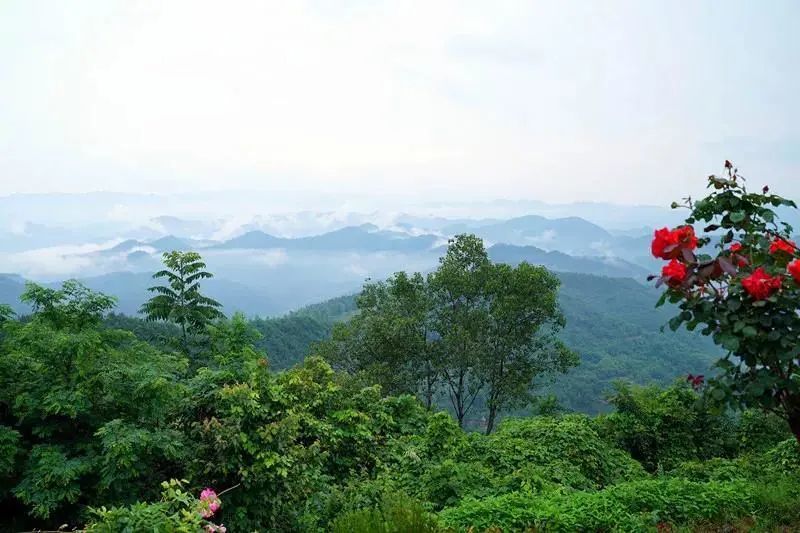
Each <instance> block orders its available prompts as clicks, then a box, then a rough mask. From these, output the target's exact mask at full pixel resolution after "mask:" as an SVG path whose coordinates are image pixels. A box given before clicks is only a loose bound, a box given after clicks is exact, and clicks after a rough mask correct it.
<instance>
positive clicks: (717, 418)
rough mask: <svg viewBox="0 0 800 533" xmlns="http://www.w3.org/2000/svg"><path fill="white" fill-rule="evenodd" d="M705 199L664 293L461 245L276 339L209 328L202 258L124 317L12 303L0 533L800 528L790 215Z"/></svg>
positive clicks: (0, 373)
mask: <svg viewBox="0 0 800 533" xmlns="http://www.w3.org/2000/svg"><path fill="white" fill-rule="evenodd" d="M709 185H710V187H711V192H710V194H709V196H708V197H707V198H705V199H703V200H701V201H696V202H693V203H691V204H690V205H688V206H687V207H689V209H690V215H689V217H688V218H687V220H686V224H685V225H682V226H679V227H676V228H673V229H670V228H663V229H661V230H657V231H656V232H655V235H654V238H653V242H652V254H653V256H655V257H657V258H659V259H662V260H663V261H665V263H664V265H663V268H662V270H661V273H660V275H658V276H654V277H653V279H652V280H651V281H654V282H655V284H656V285H657V286H658V287H657V288H656V289H654V288H652V287H645V286H643V285H641V284H639V283H638V282H636V281H634V280H625V279H616V280H612V279H610V278H603V277H599V276H592V275H582V274H558V275H556V274H554V273H552V272H550V271H549V270H547V269H546V268H544V267H542V266H537V265H531V264H528V263H526V262H521V263H519V264H516V265H514V266H511V265H508V264H503V263H495V262H493V261H492V260H491V259H490V257H489V254H488V253H487V250H486V248H485V247H484V243H483V241H482V240H481V239H480V238H478V237H476V236H474V235H470V234H461V235H458V236H456V237H454V238H453V239H451V240H450V242H449V245H448V246H447V248H446V250H445V251H444V253H443V255H442V257H441V259H440V262H439V266H438V267H437V268H436V269H435V270H434V271H432V272H429V273H427V274H422V273H415V272H398V273H396V274H395V275H394V276H391V277H389V278H387V279H384V280H379V281H368V282H367V283H366V284H365V285H364V287H363V289H362V291H361V292H360V293H359V294H357V295H352V296H343V297H341V298H338V299H334V300H330V301H327V302H325V303H323V304H319V305H316V306H311V307H307V308H303V309H301V310H299V311H296V312H294V313H290V314H288V315H286V316H283V317H279V318H271V319H248V318H247V317H245V316H244V315H242V314H233V315H232V316H230V317H227V316H225V314H224V309H222V307H221V305H220V304H219V302H217V301H216V300H214V299H213V298H211V297H209V296H207V295H206V294H205V293H204V292H203V288H202V285H203V282H204V280H207V279H209V278H211V277H212V276H213V273H212V272H209V271H208V270H207V267H206V264H205V263H204V261H203V259H202V257H201V256H200V255H199V254H198V253H196V252H191V251H188V252H186V251H184V252H181V251H174V252H167V253H165V254H164V256H163V263H164V265H163V270H160V271H158V272H156V273H155V274H154V275H153V286H152V287H151V288H150V291H149V293H150V294H149V296H150V299H149V300H147V301H146V303H145V304H144V305H142V307H141V310H140V316H138V317H131V316H125V315H121V314H117V313H114V306H115V299H114V297H113V296H112V295H106V294H102V293H100V292H96V291H92V290H90V289H88V288H87V287H85V286H84V285H82V284H81V283H79V282H77V281H74V280H71V281H66V282H64V283H63V284H62V285H61V286H60V287H58V288H54V287H47V286H42V285H37V284H35V283H28V284H27V285H26V289H25V292H24V293H23V294H22V297H21V299H22V302H23V303H25V304H26V305H27V306H29V308H30V309H31V312H30V313H26V314H21V315H16V314H15V313H14V312H13V311H12V310H11V307H9V306H7V305H3V306H2V307H0V528H2V529H3V530H7V531H39V530H62V531H63V530H70V531H72V530H80V531H97V532H118V531H126V532H128V531H130V532H137V531H165V532H199V531H205V532H214V531H216V532H225V531H231V532H234V531H235V532H239V531H247V532H250V531H309V532H322V531H334V532H387V533H388V532H398V533H399V532H446V531H453V532H456V531H472V532H478V531H492V532H496V531H752V530H757V531H787V530H798V528H800V505H798V504H799V503H800V449H799V448H798V438H800V378H798V376H800V374H798V371H797V366H796V365H797V347H798V345H800V343H799V342H798V331H800V316H798V314H797V312H796V309H797V303H796V302H797V298H798V296H800V259H798V257H800V253H798V249H797V247H796V245H795V244H794V242H793V241H791V240H790V237H791V231H792V228H790V227H788V225H779V222H778V221H777V219H776V217H775V214H774V213H773V211H772V207H776V206H786V207H793V206H794V204H793V202H791V201H789V200H785V199H783V198H781V197H779V196H776V195H774V194H770V193H769V192H768V191H767V190H764V191H763V192H762V193H752V192H748V191H747V190H746V189H745V188H744V186H743V185H742V184H741V181H739V180H737V175H736V173H735V171H734V170H733V169H732V168H730V167H728V173H727V176H723V177H714V176H712V177H711V178H710V181H709ZM695 226H697V227H698V228H701V230H702V231H699V232H698V233H695V229H694V227H695ZM707 250H713V252H712V253H713V255H712V253H707V252H706V251H707ZM659 296H660V300H659ZM657 304H658V305H659V307H655V306H656V305H657ZM663 325H666V326H667V327H666V328H665V329H666V330H667V331H665V332H664V333H657V331H658V327H660V326H663ZM669 330H673V331H669ZM698 336H700V337H702V338H703V341H702V342H700V341H698V340H697V337H698Z"/></svg>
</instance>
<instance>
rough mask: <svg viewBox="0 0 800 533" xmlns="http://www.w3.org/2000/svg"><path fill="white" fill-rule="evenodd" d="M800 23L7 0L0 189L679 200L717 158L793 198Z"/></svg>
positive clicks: (778, 9)
mask: <svg viewBox="0 0 800 533" xmlns="http://www.w3.org/2000/svg"><path fill="white" fill-rule="evenodd" d="M798 20H800V3H798V2H795V1H786V2H780V1H772V0H770V1H764V2H753V1H743V2H739V1H722V0H719V1H714V2H707V1H696V0H693V1H689V0H686V1H681V0H675V1H659V2H656V1H643V0H636V1H630V2H624V1H604V2H595V1H585V2H580V1H553V2H534V1H525V2H504V1H497V2H485V1H482V2H467V1H452V2H451V1H436V0H425V1H419V2H415V1H410V0H409V1H402V2H381V1H370V2H366V1H354V2H340V1H330V2H328V1H311V2H302V1H291V2H286V1H276V2H268V1H252V2H249V1H226V2H219V1H216V2H206V1H200V0H190V1H182V0H171V1H169V2H163V1H152V2H148V1H141V2H131V1H124V2H123V1H114V0H96V1H92V0H79V1H75V2H56V1H43V0H42V1H40V0H0V195H9V194H14V193H48V192H87V191H120V192H137V193H142V192H148V193H151V192H153V193H180V192H187V191H198V190H200V191H219V190H224V191H262V192H267V193H269V192H270V191H274V192H275V193H276V194H278V193H281V194H287V193H290V197H293V198H301V197H302V195H303V194H304V193H307V194H309V195H310V194H314V195H317V196H319V195H332V196H333V195H337V197H346V196H347V195H351V194H352V195H361V196H364V195H366V196H368V197H369V196H370V195H374V196H375V197H376V198H377V197H378V196H382V197H386V196H389V197H397V198H411V199H423V200H446V199H452V200H459V201H469V200H485V199H489V198H525V199H537V200H543V201H548V202H573V201H599V202H609V201H610V202H616V203H637V204H656V205H666V204H669V202H670V201H672V200H673V199H676V198H681V197H683V196H685V195H687V194H690V193H691V194H697V193H699V192H701V191H702V189H703V187H704V185H705V181H704V178H705V176H707V175H708V174H711V173H714V172H719V171H721V169H722V163H723V161H724V160H725V159H726V158H728V159H731V160H733V161H734V163H735V164H737V165H738V166H739V168H740V169H741V170H742V172H743V174H744V175H745V176H748V177H749V178H750V180H751V182H755V183H756V184H758V185H759V187H760V185H761V184H764V183H769V184H770V186H771V188H772V190H773V191H775V192H777V193H779V194H783V195H784V196H790V197H794V198H800V179H799V178H800V172H798V171H800V107H799V106H798V103H797V100H798V95H800V69H798V66H800V36H799V35H800V34H798V32H797V28H796V23H797V21H798ZM291 195H293V196H291ZM298 207H301V206H298Z"/></svg>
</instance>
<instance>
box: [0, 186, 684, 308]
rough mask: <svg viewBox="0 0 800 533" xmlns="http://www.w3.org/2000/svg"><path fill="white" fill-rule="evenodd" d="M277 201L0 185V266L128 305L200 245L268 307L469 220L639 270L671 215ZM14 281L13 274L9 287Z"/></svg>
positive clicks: (353, 280) (587, 260)
mask: <svg viewBox="0 0 800 533" xmlns="http://www.w3.org/2000/svg"><path fill="white" fill-rule="evenodd" d="M260 202H263V203H264V205H263V207H262V206H260ZM275 202H276V198H271V199H268V198H265V197H263V196H259V195H258V194H254V195H252V196H249V195H242V194H236V193H223V194H220V195H216V196H215V195H212V194H209V193H196V194H188V195H136V194H117V193H91V194H45V195H12V196H7V197H2V198H0V265H1V266H0V272H4V273H8V274H14V275H18V276H21V277H22V278H25V279H31V280H36V281H40V282H45V283H51V282H58V281H61V280H63V279H65V278H78V279H82V280H84V281H85V282H86V283H87V284H88V285H89V286H91V287H94V288H98V289H103V290H106V291H108V292H110V293H112V294H115V295H117V296H118V297H119V309H120V310H121V311H123V312H126V313H133V312H135V311H136V309H138V307H139V305H140V304H141V302H142V301H143V299H144V298H145V296H146V293H145V292H143V291H144V289H146V288H147V287H148V286H149V285H150V280H149V276H150V274H151V273H152V272H153V271H155V270H156V269H157V268H158V266H159V262H160V256H161V254H162V253H163V252H165V251H169V250H174V249H179V250H188V249H193V250H197V251H200V252H201V253H202V254H203V256H204V257H205V259H206V260H207V262H208V265H209V268H210V269H211V270H212V271H214V272H215V273H216V278H215V279H214V280H212V281H211V282H209V283H208V290H209V291H210V292H211V294H212V295H214V296H216V297H218V298H219V299H220V300H221V301H223V303H225V304H226V307H228V308H229V309H230V310H234V309H236V310H242V311H244V312H246V313H248V314H251V315H256V314H258V315H271V314H276V313H284V312H287V311H290V310H292V309H295V308H297V307H300V306H303V305H307V304H311V303H315V302H318V301H322V300H325V299H327V298H331V297H335V296H338V295H341V294H346V293H352V292H355V291H357V290H358V289H359V288H360V286H361V284H362V283H363V281H364V280H365V279H366V278H381V277H384V276H387V275H389V274H391V273H393V272H395V271H397V270H419V271H427V270H430V269H431V268H433V267H434V266H435V265H436V263H437V260H438V257H439V256H440V255H441V254H442V251H443V249H444V246H445V245H446V243H447V239H448V238H449V237H452V236H453V235H455V234H458V233H465V232H469V233H475V234H477V235H478V236H480V237H482V238H483V239H484V240H485V242H486V245H487V246H488V247H489V248H490V254H491V256H492V257H493V259H495V260H497V261H503V262H509V263H518V262H520V261H528V262H531V263H536V264H543V265H545V266H547V267H548V268H551V269H553V270H556V271H562V272H579V273H591V274H599V275H604V276H613V277H631V278H634V279H639V280H642V279H644V277H645V276H646V275H647V274H648V273H649V272H650V271H651V270H652V269H653V265H654V264H653V263H652V260H651V259H650V258H649V257H648V253H647V252H648V250H647V242H648V239H649V234H650V233H651V231H652V229H651V228H652V227H653V226H655V225H657V224H663V223H664V221H665V220H666V221H669V220H675V219H676V213H674V212H672V211H670V210H668V209H662V208H658V207H637V206H634V207H628V206H611V205H600V204H598V205H595V204H574V205H549V204H544V203H541V202H536V201H506V200H498V201H486V202H481V203H470V204H466V203H453V204H445V203H441V202H439V203H432V204H427V205H400V204H398V205H394V206H391V208H388V207H387V209H385V210H380V211H362V210H357V209H355V207H358V206H357V205H347V206H345V207H341V206H339V207H337V208H336V209H330V206H327V207H328V209H322V208H320V209H319V210H304V211H291V210H287V209H286V208H285V207H281V206H275ZM322 207H326V206H322ZM467 213H469V214H470V215H471V216H465V215H466V214H467ZM582 215H585V216H582ZM604 224H605V225H604ZM18 282H20V279H19V278H6V279H5V283H7V284H10V287H12V288H13V287H14V286H15V283H16V284H18ZM9 290H11V292H12V293H13V292H15V291H14V290H12V289H9Z"/></svg>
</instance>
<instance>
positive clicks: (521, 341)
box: [479, 263, 579, 435]
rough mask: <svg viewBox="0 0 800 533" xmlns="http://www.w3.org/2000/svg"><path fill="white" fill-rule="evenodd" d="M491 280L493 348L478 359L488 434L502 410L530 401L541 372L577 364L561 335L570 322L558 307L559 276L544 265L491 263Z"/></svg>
mask: <svg viewBox="0 0 800 533" xmlns="http://www.w3.org/2000/svg"><path fill="white" fill-rule="evenodd" d="M489 272H490V273H489V276H488V280H487V285H486V287H485V290H486V300H487V302H488V306H489V309H488V311H489V326H488V327H489V331H488V336H487V341H488V346H487V347H486V350H485V351H484V352H483V353H482V357H481V360H480V362H479V368H480V373H481V374H482V375H483V376H485V378H486V385H487V397H486V404H487V407H488V416H487V422H486V434H487V435H488V434H489V433H491V431H492V429H493V428H494V424H495V420H496V418H497V414H498V413H499V412H500V411H501V410H503V409H506V408H511V407H516V406H523V405H526V404H528V403H529V402H530V400H531V395H530V389H531V385H532V383H533V381H534V379H535V378H536V377H537V376H541V375H547V374H552V373H554V372H566V371H567V370H568V369H569V368H570V367H572V366H575V365H577V364H578V362H579V361H578V357H577V355H576V354H575V353H574V352H572V351H570V350H569V349H567V347H566V346H565V345H564V343H562V342H561V341H560V340H559V339H558V337H557V334H558V332H559V331H560V330H561V328H562V327H563V326H564V325H565V323H566V320H565V319H564V315H563V314H562V313H561V309H560V308H559V305H558V287H559V281H558V278H557V277H556V276H555V275H553V274H552V273H551V272H549V271H548V270H547V269H546V268H544V267H542V266H532V265H529V264H528V263H521V264H520V265H519V266H517V267H516V268H512V267H510V266H509V265H503V264H497V265H492V266H491V268H490V270H489Z"/></svg>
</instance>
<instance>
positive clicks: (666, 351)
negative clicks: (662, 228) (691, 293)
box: [252, 273, 719, 413]
mask: <svg viewBox="0 0 800 533" xmlns="http://www.w3.org/2000/svg"><path fill="white" fill-rule="evenodd" d="M558 277H559V279H560V280H561V283H562V285H561V288H560V291H559V299H560V303H561V305H562V307H563V309H564V314H565V316H566V319H567V327H566V328H565V329H564V331H563V334H562V338H563V339H564V341H565V342H566V343H567V345H569V346H570V347H571V348H572V349H574V350H575V351H576V352H578V353H579V355H580V357H581V364H580V365H579V366H578V367H576V368H573V369H571V370H570V371H569V372H568V373H567V374H566V375H564V376H559V377H557V378H556V382H555V385H554V386H552V387H546V390H550V391H552V392H553V393H555V394H556V395H557V397H558V399H559V401H561V402H562V404H563V405H564V407H566V408H568V409H573V410H576V411H580V412H586V413H596V412H600V411H603V410H606V409H608V404H607V403H606V402H605V400H604V399H603V395H604V393H605V392H606V391H608V390H610V388H611V384H612V383H613V381H614V380H617V379H622V380H628V381H631V382H633V383H640V384H647V383H651V382H652V383H661V384H668V383H670V382H671V381H672V380H673V379H675V376H677V375H685V374H688V373H704V372H706V371H707V370H708V366H709V364H710V362H711V361H712V360H713V359H714V357H715V356H716V355H717V354H718V352H719V350H718V349H717V348H715V347H714V346H713V344H712V343H711V342H710V341H709V340H708V339H707V338H704V337H701V336H700V335H698V334H694V333H688V332H685V331H681V332H675V333H673V332H669V331H667V332H662V331H661V328H662V327H663V326H665V325H666V324H667V321H668V320H669V318H670V317H671V316H672V315H671V310H670V309H669V308H661V309H656V308H655V307H654V305H655V304H654V302H655V300H656V298H657V292H656V291H655V290H653V289H652V288H650V287H646V286H644V285H642V284H641V283H639V282H636V281H634V280H626V279H620V278H606V277H602V276H592V275H588V274H570V273H559V274H558ZM355 308H356V306H355V296H354V295H353V296H343V297H340V298H336V299H334V300H329V301H326V302H323V303H321V304H318V305H314V306H309V307H306V308H303V309H301V310H299V311H297V312H294V313H290V314H289V315H286V316H284V317H279V318H269V319H256V320H254V321H253V322H252V323H253V325H254V327H255V328H256V329H258V330H259V331H260V332H261V333H262V334H263V335H264V337H263V339H261V340H260V341H258V346H259V347H262V348H264V349H266V351H267V353H268V354H269V356H270V360H271V361H272V363H273V365H274V367H275V368H276V369H283V368H288V367H290V366H292V365H293V364H296V363H298V362H299V361H301V360H302V358H303V357H305V355H306V354H307V353H308V349H309V347H310V346H311V345H312V343H314V342H316V341H320V340H323V339H325V338H327V337H328V336H329V335H330V332H331V328H332V326H333V324H334V323H335V322H337V321H341V320H344V319H345V318H347V317H348V316H350V315H351V314H352V313H353V312H354V311H355Z"/></svg>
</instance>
